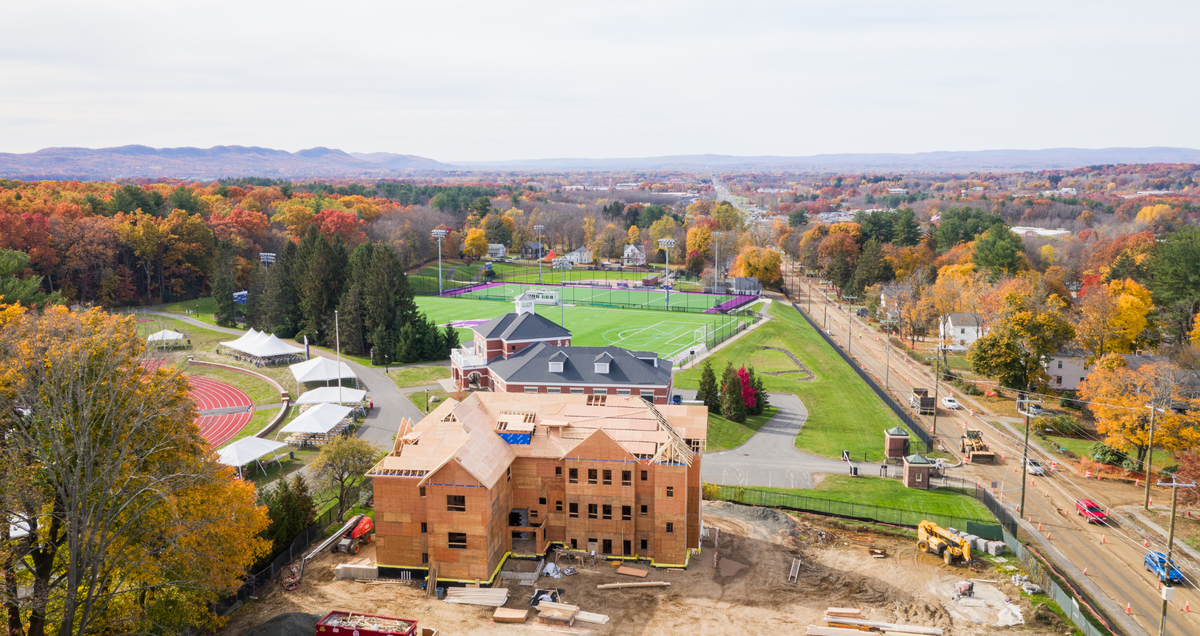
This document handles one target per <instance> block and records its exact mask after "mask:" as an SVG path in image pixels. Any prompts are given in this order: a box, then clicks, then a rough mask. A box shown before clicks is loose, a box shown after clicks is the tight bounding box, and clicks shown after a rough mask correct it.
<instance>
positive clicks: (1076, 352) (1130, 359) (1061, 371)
mask: <svg viewBox="0 0 1200 636" xmlns="http://www.w3.org/2000/svg"><path fill="white" fill-rule="evenodd" d="M1087 355H1088V354H1087V352H1086V351H1083V350H1082V349H1063V350H1061V351H1058V352H1057V353H1055V354H1054V355H1052V356H1050V357H1048V358H1047V359H1046V375H1048V376H1050V388H1052V389H1055V390H1057V391H1075V390H1077V389H1078V388H1079V384H1080V383H1081V382H1083V381H1084V380H1086V379H1087V377H1088V374H1089V373H1091V371H1092V367H1093V365H1089V364H1087ZM1121 357H1122V358H1125V365H1126V367H1128V368H1129V369H1130V370H1132V371H1137V370H1138V369H1140V368H1142V367H1143V366H1145V365H1148V364H1154V363H1156V362H1167V361H1168V360H1170V358H1168V357H1167V356H1160V355H1154V354H1150V353H1143V352H1141V351H1138V352H1136V353H1123V354H1121ZM1184 393H1185V394H1187V395H1189V396H1192V397H1200V378H1196V379H1193V380H1192V382H1190V383H1189V386H1187V387H1186V388H1185V389H1184Z"/></svg>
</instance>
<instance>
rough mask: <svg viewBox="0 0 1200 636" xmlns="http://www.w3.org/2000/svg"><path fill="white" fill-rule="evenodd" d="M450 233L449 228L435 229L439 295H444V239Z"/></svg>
mask: <svg viewBox="0 0 1200 636" xmlns="http://www.w3.org/2000/svg"><path fill="white" fill-rule="evenodd" d="M449 233H450V231H449V230H434V231H433V238H435V239H437V242H438V296H441V295H442V239H443V238H444V237H445V236H446V235H447V234H449Z"/></svg>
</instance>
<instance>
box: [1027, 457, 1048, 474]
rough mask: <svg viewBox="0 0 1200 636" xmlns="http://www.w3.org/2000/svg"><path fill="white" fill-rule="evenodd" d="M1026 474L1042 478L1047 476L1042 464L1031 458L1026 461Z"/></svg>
mask: <svg viewBox="0 0 1200 636" xmlns="http://www.w3.org/2000/svg"><path fill="white" fill-rule="evenodd" d="M1025 472H1027V473H1029V474H1030V475H1038V476H1041V475H1045V474H1046V469H1044V468H1042V465H1041V463H1040V462H1038V460H1036V459H1033V458H1032V457H1031V458H1029V459H1027V460H1025Z"/></svg>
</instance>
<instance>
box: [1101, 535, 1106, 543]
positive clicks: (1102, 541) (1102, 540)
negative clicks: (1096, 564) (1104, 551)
mask: <svg viewBox="0 0 1200 636" xmlns="http://www.w3.org/2000/svg"><path fill="white" fill-rule="evenodd" d="M1100 543H1105V541H1104V535H1103V534H1102V535H1100Z"/></svg>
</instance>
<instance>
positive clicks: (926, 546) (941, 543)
mask: <svg viewBox="0 0 1200 636" xmlns="http://www.w3.org/2000/svg"><path fill="white" fill-rule="evenodd" d="M917 549H918V550H920V551H922V552H928V553H930V554H936V555H938V556H940V557H942V560H944V561H945V562H946V565H953V564H954V560H955V559H962V561H963V563H970V561H971V544H970V543H968V542H967V540H966V539H964V538H962V537H960V536H958V535H956V534H954V533H953V532H950V531H949V530H946V529H945V528H943V527H941V526H939V525H937V524H936V523H934V522H932V521H922V522H921V523H920V524H919V525H918V526H917Z"/></svg>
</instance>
